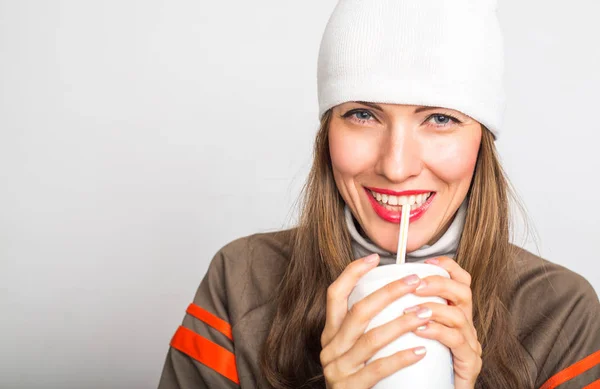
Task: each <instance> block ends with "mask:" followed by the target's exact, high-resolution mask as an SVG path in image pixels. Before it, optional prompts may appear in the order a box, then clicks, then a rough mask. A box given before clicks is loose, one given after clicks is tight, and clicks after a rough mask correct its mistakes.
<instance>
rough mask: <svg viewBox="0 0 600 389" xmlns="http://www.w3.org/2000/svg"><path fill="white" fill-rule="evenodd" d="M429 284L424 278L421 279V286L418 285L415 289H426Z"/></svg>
mask: <svg viewBox="0 0 600 389" xmlns="http://www.w3.org/2000/svg"><path fill="white" fill-rule="evenodd" d="M426 286H427V283H426V282H425V281H423V280H421V284H420V285H419V286H417V289H415V290H421V289H424V288H425V287H426Z"/></svg>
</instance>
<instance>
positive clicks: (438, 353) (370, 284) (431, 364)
mask: <svg viewBox="0 0 600 389" xmlns="http://www.w3.org/2000/svg"><path fill="white" fill-rule="evenodd" d="M411 274H416V275H418V276H419V277H420V278H425V277H427V276H431V275H440V276H443V277H447V278H450V275H449V274H448V272H447V271H446V270H444V269H442V268H441V267H439V266H435V265H430V264H427V263H404V264H392V265H381V266H378V267H376V268H374V269H372V270H370V271H369V272H368V273H367V274H365V275H364V276H363V277H362V278H361V279H360V280H359V281H358V283H357V284H356V286H355V287H354V289H353V290H352V292H351V293H350V296H349V297H348V309H350V308H352V306H353V305H354V304H355V303H357V302H358V301H360V300H362V299H363V298H364V297H366V296H367V295H369V294H371V293H373V292H375V291H376V290H377V289H379V288H381V287H383V286H384V285H387V284H388V283H390V282H392V281H395V280H398V279H400V278H403V277H406V276H408V275H411ZM430 301H433V302H438V303H442V304H447V303H448V302H447V301H446V300H445V299H443V298H441V297H437V296H431V297H420V296H416V295H414V294H412V293H409V294H407V295H405V296H403V297H401V298H399V299H398V300H396V301H394V302H392V303H391V304H389V305H388V306H387V307H385V308H384V309H383V310H382V311H381V312H380V313H379V314H377V316H375V317H374V318H373V319H372V320H371V322H370V323H369V325H368V326H367V329H366V330H365V332H367V331H369V330H371V329H372V328H374V327H378V326H380V325H382V324H385V323H387V322H389V321H391V320H394V319H396V318H398V317H400V316H402V315H403V314H404V309H406V308H408V307H412V306H414V305H418V304H422V303H425V302H430ZM419 346H424V347H426V348H427V353H426V354H425V356H424V357H423V359H421V360H420V361H418V362H417V363H415V364H412V365H410V366H407V367H404V368H402V369H400V370H398V371H397V372H395V373H393V374H392V375H390V376H388V377H386V378H384V379H382V380H381V381H379V383H377V384H376V385H375V386H373V388H372V389H398V388H407V389H408V388H410V389H452V388H454V370H453V367H452V354H451V353H450V349H448V348H447V347H446V346H444V345H443V344H442V343H440V342H438V341H437V340H433V339H426V338H422V337H419V336H417V335H415V334H414V333H412V332H408V333H406V334H404V335H401V336H400V337H399V338H397V339H396V340H394V341H392V342H390V343H389V344H388V345H386V346H384V347H383V348H382V349H380V350H379V351H378V352H377V353H376V354H375V355H374V356H373V357H372V358H371V359H369V360H368V361H367V364H369V363H371V362H372V361H374V360H376V359H379V358H383V357H387V356H389V355H392V354H395V353H396V352H398V351H401V350H405V349H408V348H413V347H419Z"/></svg>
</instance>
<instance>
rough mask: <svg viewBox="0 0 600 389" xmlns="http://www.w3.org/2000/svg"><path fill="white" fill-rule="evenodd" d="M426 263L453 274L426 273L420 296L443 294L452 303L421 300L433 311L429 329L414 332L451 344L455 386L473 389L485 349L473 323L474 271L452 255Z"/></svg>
mask: <svg viewBox="0 0 600 389" xmlns="http://www.w3.org/2000/svg"><path fill="white" fill-rule="evenodd" d="M436 260H437V263H436ZM425 263H429V264H432V265H436V266H440V267H442V268H443V269H445V270H446V271H447V272H448V273H449V274H450V279H448V278H446V277H442V276H428V277H425V278H424V279H423V281H422V282H421V284H423V282H424V283H425V287H423V288H420V289H417V290H416V291H415V292H413V293H414V294H415V295H417V296H439V297H442V298H444V299H446V300H448V305H445V304H440V303H434V302H430V303H424V304H420V305H419V306H422V307H428V308H430V309H431V311H432V315H431V319H430V321H429V323H427V326H426V329H425V330H422V331H414V333H415V334H416V335H418V336H421V337H423V338H428V339H435V340H438V341H439V342H441V343H442V344H444V345H445V346H446V347H448V348H450V350H451V352H452V356H453V365H454V386H455V389H473V388H474V387H475V381H476V380H477V376H478V375H479V373H480V372H481V366H482V359H481V353H482V350H481V344H480V343H479V341H478V340H477V331H476V330H475V327H474V326H473V299H472V294H471V275H470V274H469V273H468V272H467V271H465V270H464V269H463V268H461V267H460V266H459V265H458V264H457V263H456V262H455V261H454V260H453V259H452V258H449V257H437V258H434V259H428V260H426V261H425ZM409 310H411V308H409Z"/></svg>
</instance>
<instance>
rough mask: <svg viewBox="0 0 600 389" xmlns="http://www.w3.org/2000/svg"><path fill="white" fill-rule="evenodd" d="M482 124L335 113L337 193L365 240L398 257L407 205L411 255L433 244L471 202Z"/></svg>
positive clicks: (364, 111) (426, 115) (332, 136)
mask: <svg viewBox="0 0 600 389" xmlns="http://www.w3.org/2000/svg"><path fill="white" fill-rule="evenodd" d="M480 141H481V125H480V123H479V122H477V121H476V120H474V119H472V118H470V117H469V116H467V115H465V114H463V113H461V112H458V111H455V110H452V109H446V108H434V107H422V106H417V105H400V104H373V103H368V102H347V103H344V104H340V105H338V106H336V107H334V108H333V111H332V116H331V120H330V127H329V149H330V153H331V163H332V168H333V174H334V177H335V182H336V185H337V188H338V190H339V191H340V193H341V195H342V197H343V198H344V200H345V201H346V203H347V204H348V206H349V207H350V209H351V210H352V213H353V214H354V215H355V217H356V218H357V220H358V221H359V223H360V225H361V227H362V229H363V230H364V232H365V233H366V235H367V236H368V237H369V238H370V239H371V240H372V241H373V242H375V243H376V244H377V245H378V246H379V247H381V248H383V249H385V250H387V251H390V252H396V250H397V244H398V232H399V222H400V216H401V215H400V209H401V205H398V204H405V203H408V204H412V205H411V212H410V215H411V217H410V228H409V234H408V244H407V251H408V252H411V251H414V250H416V249H418V248H420V247H421V246H423V245H425V244H432V243H434V242H435V241H436V240H437V239H438V238H439V237H440V236H441V235H442V234H443V233H444V232H445V231H446V229H447V227H448V226H449V224H450V222H451V221H452V217H453V215H454V213H455V212H456V210H457V209H458V207H459V206H460V204H461V203H462V201H463V200H464V198H465V196H466V194H467V191H468V189H469V185H470V183H471V179H472V177H473V172H474V169H475V163H476V161H477V153H478V151H479V145H480Z"/></svg>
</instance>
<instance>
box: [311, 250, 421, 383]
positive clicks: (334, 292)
mask: <svg viewBox="0 0 600 389" xmlns="http://www.w3.org/2000/svg"><path fill="white" fill-rule="evenodd" d="M378 262H379V256H378V255H377V254H373V255H370V256H368V257H365V258H361V259H357V260H355V261H353V262H352V263H350V264H349V265H348V266H347V267H346V268H345V269H344V271H343V272H342V274H340V276H339V277H338V278H337V279H336V280H335V281H334V282H333V283H332V284H331V285H330V286H329V288H328V289H327V313H326V316H327V317H326V321H325V328H324V329H323V333H322V335H321V346H322V348H323V350H322V351H321V355H320V357H321V365H322V366H323V374H324V376H325V382H326V385H327V388H328V389H345V388H353V389H368V388H371V387H372V386H373V385H375V384H376V383H377V382H379V381H380V380H381V379H383V378H384V377H387V376H388V375H390V374H392V373H394V372H396V371H398V370H400V369H402V368H404V367H406V366H409V365H412V364H414V363H416V362H417V361H419V360H420V359H422V358H423V356H424V352H425V349H424V348H419V347H417V348H414V349H407V350H402V351H400V352H397V353H395V354H393V355H390V356H388V357H384V358H380V359H376V360H375V361H373V362H371V363H369V364H368V365H366V362H367V360H369V358H371V357H372V356H373V355H374V354H375V353H376V352H377V351H378V350H379V349H381V348H382V347H383V346H385V345H387V344H388V343H390V342H391V341H393V340H395V339H396V338H398V337H399V336H400V335H402V334H404V333H407V332H409V331H414V330H416V329H417V328H418V327H419V326H421V325H423V324H426V323H427V322H428V321H429V317H430V316H431V310H429V309H424V310H423V311H417V312H411V313H406V314H404V315H402V316H400V317H399V318H397V319H395V320H392V321H390V322H389V323H386V324H384V325H381V326H379V327H376V328H373V329H371V330H369V331H368V332H366V333H365V329H366V328H367V325H368V324H369V322H370V321H371V319H373V317H375V315H377V314H378V313H379V312H380V311H381V310H382V309H383V308H385V307H386V306H387V305H388V304H390V303H392V302H393V301H395V300H397V299H398V298H400V297H401V296H404V295H405V294H407V293H411V292H413V291H414V290H415V289H416V288H417V287H418V286H419V283H420V282H421V281H420V279H419V278H418V277H417V276H416V275H413V276H408V277H405V278H403V279H400V280H397V281H394V282H391V283H389V284H387V285H386V286H384V287H382V288H380V289H379V290H377V291H375V292H373V293H371V294H370V295H368V296H366V297H365V298H363V299H362V300H361V301H359V302H357V303H356V304H354V305H353V306H352V308H351V309H350V310H349V311H348V296H349V295H350V292H351V291H352V289H353V288H354V286H355V285H356V283H357V282H358V280H359V279H360V278H361V277H362V276H363V275H364V274H365V273H367V272H368V271H369V270H371V269H372V268H374V267H375V266H376V265H377V263H378ZM419 316H421V317H419Z"/></svg>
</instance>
